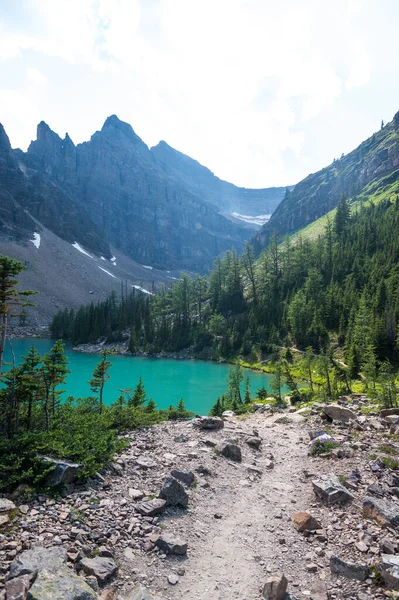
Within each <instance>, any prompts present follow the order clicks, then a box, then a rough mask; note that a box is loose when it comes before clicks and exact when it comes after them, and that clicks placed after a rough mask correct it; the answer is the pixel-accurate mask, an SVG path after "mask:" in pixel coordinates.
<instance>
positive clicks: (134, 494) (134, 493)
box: [129, 488, 144, 500]
mask: <svg viewBox="0 0 399 600" xmlns="http://www.w3.org/2000/svg"><path fill="white" fill-rule="evenodd" d="M129 496H130V497H131V498H133V500H141V499H142V498H144V493H143V492H142V491H141V490H136V489H134V488H129Z"/></svg>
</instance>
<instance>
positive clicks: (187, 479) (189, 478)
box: [171, 469, 195, 487]
mask: <svg viewBox="0 0 399 600" xmlns="http://www.w3.org/2000/svg"><path fill="white" fill-rule="evenodd" d="M171 475H172V477H174V478H175V479H177V480H178V481H181V482H182V483H184V485H186V486H187V487H190V486H191V485H193V483H194V481H195V475H194V473H193V472H192V471H179V470H178V469H174V470H173V471H172V472H171Z"/></svg>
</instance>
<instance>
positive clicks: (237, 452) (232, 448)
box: [220, 442, 242, 462]
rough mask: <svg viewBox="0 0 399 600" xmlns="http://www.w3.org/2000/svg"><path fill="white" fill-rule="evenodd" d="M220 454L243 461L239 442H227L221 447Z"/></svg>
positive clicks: (236, 460)
mask: <svg viewBox="0 0 399 600" xmlns="http://www.w3.org/2000/svg"><path fill="white" fill-rule="evenodd" d="M220 454H222V455H223V456H224V457H226V458H229V459H230V460H234V461H235V462H241V460H242V455H241V448H240V446H238V445H237V444H234V443H233V442H225V443H224V444H222V446H221V447H220Z"/></svg>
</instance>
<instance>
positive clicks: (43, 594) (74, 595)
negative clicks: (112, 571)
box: [27, 567, 97, 600]
mask: <svg viewBox="0 0 399 600" xmlns="http://www.w3.org/2000/svg"><path fill="white" fill-rule="evenodd" d="M59 598H62V600H95V599H96V598H97V594H96V593H95V592H94V590H92V588H91V587H90V586H89V585H88V584H87V583H86V582H85V580H84V579H83V577H78V576H77V575H76V574H75V573H74V572H73V571H71V570H70V569H68V568H67V567H58V568H57V569H56V570H55V571H49V570H48V569H40V571H39V573H38V575H37V577H36V580H35V582H34V584H33V585H32V587H31V588H30V590H29V592H28V595H27V600H55V599H59Z"/></svg>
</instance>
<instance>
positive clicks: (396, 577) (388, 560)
mask: <svg viewBox="0 0 399 600" xmlns="http://www.w3.org/2000/svg"><path fill="white" fill-rule="evenodd" d="M381 559H382V563H381V565H380V566H379V571H380V573H381V576H382V578H383V579H384V581H385V585H386V586H387V588H388V589H391V590H392V589H397V588H399V556H398V555H396V554H383V555H382V556H381Z"/></svg>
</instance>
